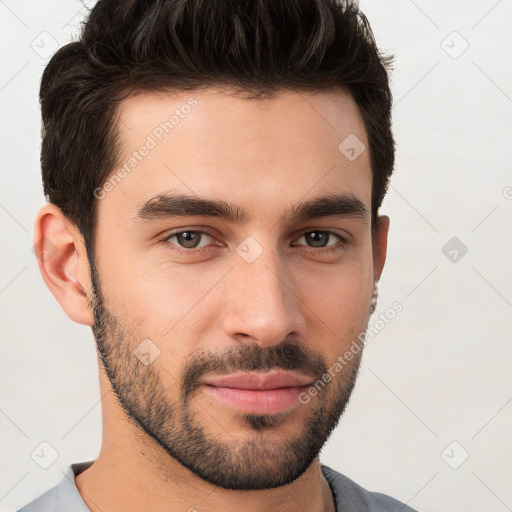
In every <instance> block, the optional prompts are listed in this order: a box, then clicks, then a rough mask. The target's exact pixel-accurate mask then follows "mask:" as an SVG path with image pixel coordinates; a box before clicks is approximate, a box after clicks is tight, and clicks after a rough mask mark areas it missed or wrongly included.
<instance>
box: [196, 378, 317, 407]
mask: <svg viewBox="0 0 512 512" xmlns="http://www.w3.org/2000/svg"><path fill="white" fill-rule="evenodd" d="M307 387H308V386H301V387H295V386H294V387H286V388H278V389H265V390H257V389H240V388H223V387H218V386H211V385H208V384H207V385H204V386H203V389H204V391H205V393H207V394H208V395H210V396H212V397H214V398H216V399H217V400H219V401H221V402H223V403H225V404H227V405H229V406H231V407H234V408H236V409H238V410H239V411H241V412H245V413H251V414H277V413H279V412H283V411H285V410H286V409H290V408H292V407H293V406H296V405H298V404H299V403H300V402H299V400H298V398H299V395H300V394H301V393H302V392H303V391H305V390H306V389H307Z"/></svg>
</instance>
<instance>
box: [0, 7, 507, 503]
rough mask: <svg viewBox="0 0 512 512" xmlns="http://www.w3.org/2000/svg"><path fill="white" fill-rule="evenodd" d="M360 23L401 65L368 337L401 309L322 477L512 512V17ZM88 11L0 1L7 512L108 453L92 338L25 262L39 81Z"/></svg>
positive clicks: (431, 16)
mask: <svg viewBox="0 0 512 512" xmlns="http://www.w3.org/2000/svg"><path fill="white" fill-rule="evenodd" d="M361 7H362V9H363V10H364V12H365V13H366V14H367V16H368V18H369V20H370V23H371V24H372V28H373V30H374V32H375V35H376V39H377V42H378V45H379V47H380V48H381V49H382V50H384V51H386V52H388V51H390V52H392V53H395V55H396V70H395V71H394V72H393V74H392V90H393V95H394V99H395V101H394V133H395V138H396V141H397V145H398V147H397V161H396V170H395V175H394V177H393V179H392V182H391V187H390V189H389V192H388V195H387V197H386V199H385V202H384V205H383V208H382V212H383V213H386V214H387V215H389V216H390V217H391V228H390V235H389V250H388V259H387V263H386V266H385V269H384V273H383V276H382V279H381V281H380V296H379V305H378V309H377V312H376V313H375V315H374V316H373V317H372V321H371V323H370V325H372V323H373V322H375V320H377V319H378V318H379V314H380V313H382V312H383V311H385V310H386V309H388V308H389V307H390V306H391V304H392V303H393V302H394V301H399V302H400V303H401V304H402V305H403V311H402V312H401V313H399V314H398V315H396V317H395V319H394V320H393V321H391V322H390V323H389V324H387V325H386V326H385V328H384V329H381V330H380V332H379V334H378V335H377V336H376V337H374V338H373V339H371V340H369V343H368V345H367V347H366V355H365V357H364V364H363V367H362V370H361V374H360V377H359V381H358V384H357V386H356V390H355V393H354V396H353V399H352V401H351V404H350V406H349V408H348V410H347V412H346V413H345V415H344V416H343V418H342V419H341V422H340V424H339V426H338V428H337V429H336V431H335V432H334V433H333V435H332V437H331V438H330V439H329V441H328V443H327V444H326V446H325V448H324V450H323V451H322V461H323V462H324V463H325V464H327V465H329V466H331V467H332V468H334V469H336V470H338V471H341V472H343V473H345V474H346V475H347V476H349V477H350V478H352V479H354V480H355V481H357V482H359V483H360V484H362V485H363V486H365V487H367V488H369V489H371V490H378V491H380V492H384V493H388V494H390V495H392V496H395V497H396V498H398V499H400V500H402V501H404V502H407V503H409V504H410V505H411V506H413V507H414V508H416V509H418V510H420V511H427V510H430V511H436V512H443V511H446V512H448V511H450V512H452V511H454V510H465V511H482V510H485V511H486V512H494V511H495V512H504V511H506V510H512V486H511V485H510V481H511V477H512V471H511V454H512V440H511V435H510V433H511V432H512V428H511V427H512V403H511V402H512V378H511V371H510V364H511V362H512V357H511V356H512V343H511V334H510V333H511V332H512V314H511V313H512V271H511V269H510V265H511V262H512V242H511V238H512V237H511V231H512V230H511V225H512V173H511V163H512V155H511V143H512V123H511V121H512V99H511V98H512V66H511V63H510V60H511V55H512V41H511V37H512V36H511V30H510V27H511V21H512V1H511V0H501V1H495V0H492V1H467V0H464V1H461V0H460V1H453V0H452V1H446V0H444V1H432V0H431V1H426V0H415V1H412V0H401V1H396V0H395V1H392V2H391V1H388V2H383V1H382V0H363V1H362V2H361ZM84 12H85V10H84V9H83V7H82V3H80V2H79V1H74V0H66V1H56V0H53V1H49V0H46V1H45V2H35V1H33V2H28V1H26V0H25V1H14V0H0V37H1V50H0V51H1V58H2V60H1V66H0V73H1V75H0V115H1V120H2V123H1V126H0V129H1V137H0V141H1V165H0V168H1V172H2V179H1V187H0V224H1V234H2V249H3V250H2V253H1V265H0V311H1V313H2V317H1V328H2V357H1V358H0V378H1V383H0V384H1V387H0V432H1V435H0V453H1V456H2V465H1V468H0V511H2V512H3V511H10V510H15V509H16V508H18V507H19V506H21V505H23V504H25V503H26V502H27V501H29V500H30V499H32V498H34V497H36V496H38V495H39V494H41V493H42V492H43V491H45V490H46V489H48V488H49V487H50V486H53V485H55V484H56V483H57V482H58V481H60V479H61V478H62V470H63V469H64V468H65V467H66V466H67V465H68V464H70V463H71V462H77V461H82V460H89V459H93V458H95V457H96V456H97V454H98V451H99V447H100V441H101V409H100V396H99V385H98V380H97V375H98V370H97V361H96V354H95V348H94V339H93V336H92V333H91V331H90V329H89V328H87V327H85V326H82V325H78V324H75V323H73V322H72V321H71V320H70V319H69V318H68V317H67V316H66V315H65V314H64V312H63V311H62V310H61V308H60V306H59V304H58V303H57V301H56V300H55V298H54V297H53V295H52V294H51V293H50V291H49V290H48V289H47V287H46V285H45V284H44V282H43V280H42V278H41V275H40V273H39V269H38V266H37V262H36V259H35V256H34V254H33V252H32V238H33V221H34V217H35V214H36V212H37V210H38V209H39V207H40V206H42V205H43V204H44V197H43V193H42V185H41V179H40V169H39V146H40V114H39V105H38V96H37V94H38V86H39V80H40V75H41V73H42V71H43V68H44V66H45V63H46V62H47V60H48V59H47V55H45V52H51V53H53V51H54V49H56V48H57V45H59V46H60V45H63V44H65V43H67V42H69V41H70V40H71V38H72V37H73V36H74V35H76V34H77V32H78V29H79V23H80V21H81V20H82V18H83V14H84ZM454 31H455V32H457V33H458V34H454V33H453V32H454ZM443 41H444V42H443ZM465 41H466V42H467V43H466V42H465ZM466 44H469V47H468V48H467V50H466V51H464V52H463V53H461V51H462V50H463V49H464V48H465V45H466ZM54 46H55V47H54ZM459 54H460V55H459ZM455 57H456V58H455ZM452 237H457V238H458V239H459V240H460V241H461V242H462V243H463V244H464V245H465V246H466V247H467V248H468V252H467V254H465V255H464V256H462V257H461V254H462V253H461V252H460V251H459V252H458V255H457V257H458V261H456V262H453V261H451V260H450V259H449V258H448V257H447V256H445V254H444V253H443V252H442V248H443V246H444V245H445V244H446V243H447V242H448V241H449V240H450V239H451V238H452ZM454 254H455V253H452V255H451V256H454ZM43 441H46V442H48V443H50V444H51V445H52V446H53V447H54V448H55V450H57V452H58V454H59V456H58V458H57V459H56V460H55V462H53V464H52V465H51V466H50V467H49V468H48V469H42V468H41V467H39V466H38V465H37V464H36V462H35V461H34V460H33V459H32V458H31V453H32V452H33V451H34V450H35V449H36V448H38V447H39V446H40V443H41V442H43ZM454 441H455V443H456V444H452V443H453V442H454ZM466 452H467V454H468V458H467V460H465V461H464V457H465V456H466ZM452 466H453V467H457V469H453V467H452Z"/></svg>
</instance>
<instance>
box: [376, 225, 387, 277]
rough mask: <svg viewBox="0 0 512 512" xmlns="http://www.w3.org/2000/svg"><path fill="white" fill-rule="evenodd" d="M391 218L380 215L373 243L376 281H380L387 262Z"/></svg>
mask: <svg viewBox="0 0 512 512" xmlns="http://www.w3.org/2000/svg"><path fill="white" fill-rule="evenodd" d="M388 231H389V217H388V216H387V215H379V216H378V217H377V228H376V232H375V239H374V241H373V276H374V281H379V279H380V276H381V274H382V269H383V268H384V263H385V261H386V252H387V248H388Z"/></svg>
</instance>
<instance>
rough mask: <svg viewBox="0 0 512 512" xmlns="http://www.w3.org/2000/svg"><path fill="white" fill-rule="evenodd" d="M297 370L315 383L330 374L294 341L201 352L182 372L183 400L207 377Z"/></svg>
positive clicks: (317, 358) (317, 356)
mask: <svg viewBox="0 0 512 512" xmlns="http://www.w3.org/2000/svg"><path fill="white" fill-rule="evenodd" d="M272 369H281V370H297V371H300V372H301V373H304V374H306V375H308V376H310V377H312V380H317V379H319V378H322V376H323V375H324V374H325V373H326V372H327V363H326V362H325V359H324V358H323V357H322V356H321V355H320V354H317V353H315V352H313V351H311V350H310V349H308V348H306V347H304V346H303V345H301V344H299V343H298V342H297V341H296V340H295V341H284V342H282V343H280V344H279V345H272V346H271V347H267V348H261V347H260V346H258V345H237V346H234V347H232V348H230V349H229V350H227V351H225V352H222V353H219V352H216V353H207V354H205V353H204V352H199V353H197V354H195V355H194V356H192V357H191V359H189V361H188V362H187V364H186V365H185V367H184V370H183V379H182V385H181V398H182V401H183V402H185V401H186V400H187V399H188V398H190V396H191V395H192V394H193V393H194V391H196V389H198V388H199V387H200V386H201V384H202V381H203V379H204V378H205V377H206V376H207V375H210V376H211V375H227V374H230V373H235V372H239V371H246V372H254V371H270V370H272Z"/></svg>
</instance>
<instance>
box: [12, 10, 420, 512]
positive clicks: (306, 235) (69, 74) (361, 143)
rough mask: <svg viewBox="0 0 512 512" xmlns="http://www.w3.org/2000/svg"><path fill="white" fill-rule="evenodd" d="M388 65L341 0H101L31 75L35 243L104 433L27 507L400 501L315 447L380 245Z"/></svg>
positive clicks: (357, 340) (343, 389) (355, 346)
mask: <svg viewBox="0 0 512 512" xmlns="http://www.w3.org/2000/svg"><path fill="white" fill-rule="evenodd" d="M390 62H391V58H390V57H388V58H384V57H382V56H380V55H379V52H378V50H377V48H376V46H375V41H374V39H373V35H372V32H371V29H370V27H369V25H368V23H367V21H366V18H365V17H364V15H363V14H362V13H360V12H359V11H358V8H357V6H356V5H354V4H352V3H348V2H347V3H344V4H339V3H336V2H335V1H334V0H322V1H313V0H310V1H304V0H302V1H301V0H286V1H285V0H283V1H280V2H275V1H272V0H261V1H259V2H255V1H243V2H221V1H219V0H209V1H204V2H198V1H187V0H182V1H180V2H178V1H172V0H160V1H157V0H153V1H149V0H144V1H143V0H135V1H129V2H128V1H126V0H109V1H105V0H102V1H99V2H98V3H97V4H96V6H95V7H94V8H93V9H92V11H91V13H90V15H89V18H88V20H87V23H86V24H85V26H84V29H83V32H82V34H81V37H80V40H79V41H77V42H73V43H70V44H68V45H66V46H64V47H63V48H61V49H60V50H59V51H58V52H57V53H56V54H55V55H54V57H53V58H52V59H51V61H50V63H49V64H48V66H47V68H46V69H45V71H44V74H43V78H42V83H41V91H40V99H41V110H42V117H43V127H44V130H43V144H42V158H41V162H42V173H43V182H44V190H45V194H46V197H47V199H48V200H49V204H47V205H45V206H44V207H43V208H41V210H40V211H39V213H38V215H37V218H36V222H35V246H36V248H37V250H38V251H39V252H40V254H42V257H40V258H39V266H40V269H41V273H42V276H43V279H44V280H45V282H46V284H47V285H48V287H49V288H50V290H51V291H52V293H53V294H54V295H55V297H56V299H57V300H58V301H59V303H60V304H61V306H62V308H63V309H64V311H65V312H66V314H67V315H68V316H69V317H70V318H71V319H72V320H74V321H75V322H78V323H81V324H84V325H89V326H91V327H92V330H93V333H94V336H95V339H96V343H97V349H98V359H99V368H100V387H101V394H102V413H103V440H102V445H101V450H100V453H99V456H98V457H97V459H96V460H95V461H87V462H81V463H75V464H72V465H71V466H69V467H68V469H67V473H66V476H65V477H64V478H63V480H62V482H61V483H60V484H59V485H58V486H56V487H54V488H53V489H51V490H49V491H47V492H46V493H45V494H43V495H42V496H40V497H39V498H37V499H36V500H34V501H32V502H31V503H30V504H28V505H27V506H25V507H24V508H22V509H21V510H23V511H25V512H27V511H36V510H37V511H49V510H52V511H66V510H74V511H87V510H91V511H92V512H107V511H108V512H118V511H127V510H137V511H140V510H145V511H146V510H147V511H155V512H156V511H164V510H165V511H178V510H183V511H195V510H198V511H201V510H205V511H221V510H222V511H230V510H240V509H241V508H242V507H243V509H244V510H246V511H248V512H252V511H268V510H275V511H282V512H285V511H291V510H294V511H296V510H303V511H306V512H324V511H325V512H327V511H329V512H334V511H336V510H337V511H339V512H342V511H343V512H349V511H377V510H378V511H391V510H396V511H398V510H401V511H410V510H412V509H410V508H409V507H407V506H406V505H404V504H402V503H400V502H398V501H397V500H395V499H393V498H391V497H388V496H385V495H383V494H380V493H374V492H370V491H367V490H365V489H364V488H362V487H361V486H359V485H358V484H356V483H355V482H353V481H352V480H350V479H349V478H347V477H345V476H344V475H342V474H341V473H338V472H337V471H335V470H333V469H331V468H329V467H327V466H325V465H323V464H321V463H320V461H319V452H320V450H321V448H322V446H323V445H324V444H325V442H326V440H327V439H328V437H329V435H330V433H331V432H332V430H333V429H334V428H335V426H336V425H337V423H338V421H339V418H340V416H341V414H342V413H343V411H344V410H345V408H346V406H347V404H348V401H349V398H350V395H351V392H352V389H353V387H354V384H355V381H356V376H357V372H358V368H359V365H360V361H361V356H362V343H363V341H364V333H365V329H366V326H367V324H368V321H369V317H370V315H371V313H372V312H373V309H374V308H375V303H376V298H377V293H376V290H377V288H376V287H377V282H378V281H379V278H380V275H381V272H382V269H383V266H384V262H385V258H386V246H387V233H388V227H389V218H388V217H386V216H383V215H379V214H378V208H379V206H380V204H381V202H382V199H383V197H384V195H385V192H386V188H387V183H388V180H389V177H390V176H391V173H392V170H393V163H394V141H393V137H392V133H391V93H390V91H389V85H388V74H387V71H386V67H387V66H389V65H390ZM45 251H46V252H45Z"/></svg>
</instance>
